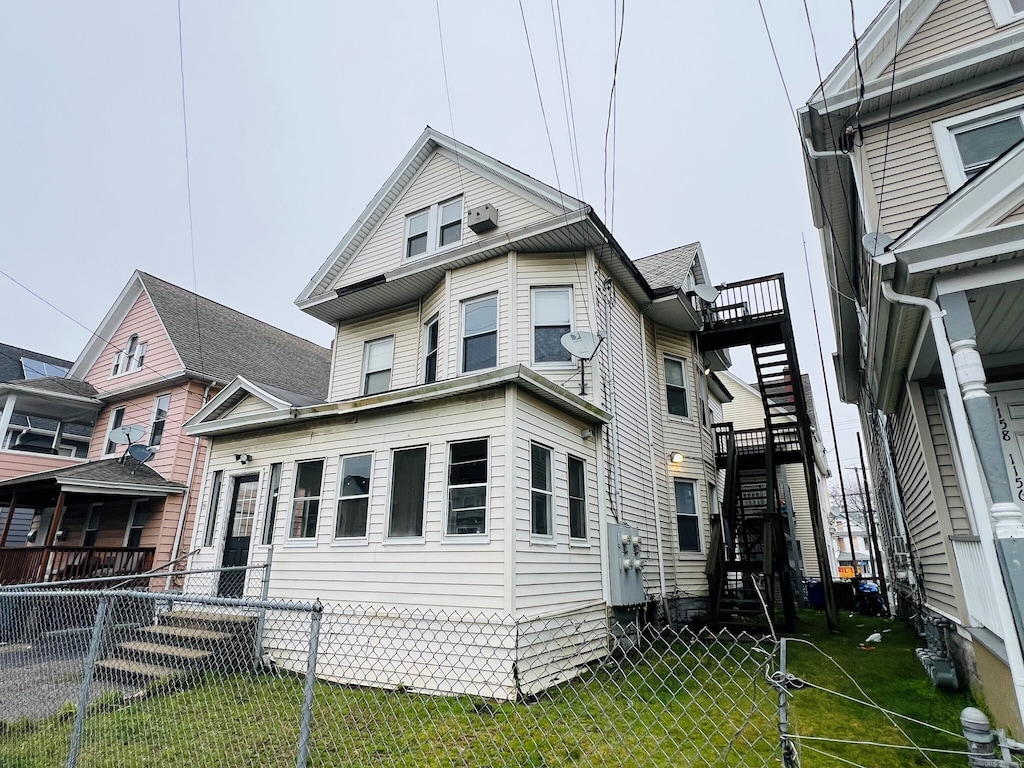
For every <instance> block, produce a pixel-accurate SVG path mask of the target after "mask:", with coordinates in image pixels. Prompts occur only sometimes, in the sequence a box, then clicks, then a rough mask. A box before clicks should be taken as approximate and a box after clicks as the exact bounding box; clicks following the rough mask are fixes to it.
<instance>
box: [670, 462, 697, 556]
mask: <svg viewBox="0 0 1024 768" xmlns="http://www.w3.org/2000/svg"><path fill="white" fill-rule="evenodd" d="M675 485H676V530H677V533H678V535H679V551H680V552H700V521H699V520H698V519H697V494H696V487H695V486H694V484H693V483H692V482H691V481H689V480H676V483H675Z"/></svg>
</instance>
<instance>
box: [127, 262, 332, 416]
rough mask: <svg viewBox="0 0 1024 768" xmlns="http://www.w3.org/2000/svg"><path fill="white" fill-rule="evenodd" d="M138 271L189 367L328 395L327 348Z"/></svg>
mask: <svg viewBox="0 0 1024 768" xmlns="http://www.w3.org/2000/svg"><path fill="white" fill-rule="evenodd" d="M139 277H140V278H141V279H142V284H143V285H144V286H145V288H146V291H147V292H148V293H149V296H150V298H151V299H152V301H153V306H154V308H155V309H156V312H157V314H159V315H160V319H161V321H162V322H163V324H164V328H166V330H167V335H168V336H169V337H170V339H171V343H172V344H174V347H175V349H176V350H177V351H178V355H179V356H180V357H181V361H182V363H183V364H184V366H185V368H186V369H187V370H189V371H195V372H197V373H202V374H205V375H207V376H210V377H212V378H215V379H219V380H221V381H224V382H228V381H231V379H233V378H234V377H235V376H238V375H241V376H245V377H246V378H251V379H253V380H255V381H260V382H264V383H266V384H268V385H270V386H272V387H278V388H280V389H283V390H286V391H288V392H293V393H296V394H299V395H304V396H306V397H310V398H314V399H315V401H316V402H323V401H324V400H326V397H327V383H328V378H329V375H330V366H331V351H330V350H329V349H326V348H325V347H321V346H320V345H318V344H314V343H313V342H311V341H307V340H306V339H303V338H301V337H299V336H294V335H293V334H290V333H288V332H287V331H282V330H281V329H280V328H275V327H274V326H272V325H269V324H268V323H264V322H262V321H261V320H257V319H255V318H253V317H249V316H248V315H244V314H242V313H241V312H238V311H236V310H234V309H230V308H229V307H225V306H224V305H223V304H218V303H217V302H215V301H211V300H210V299H207V298H204V297H202V296H198V295H197V294H195V293H192V291H187V290H185V289H184V288H180V287H178V286H176V285H173V284H172V283H168V282H166V281H165V280H161V279H160V278H158V277H154V276H153V275H150V274H146V273H145V272H139ZM197 312H198V324H197V322H196V321H197V317H196V315H197ZM197 325H198V327H199V329H201V332H198V333H197Z"/></svg>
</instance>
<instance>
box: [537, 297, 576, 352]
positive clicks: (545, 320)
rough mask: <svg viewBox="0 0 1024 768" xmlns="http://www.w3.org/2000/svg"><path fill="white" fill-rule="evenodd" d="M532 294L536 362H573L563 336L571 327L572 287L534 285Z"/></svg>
mask: <svg viewBox="0 0 1024 768" xmlns="http://www.w3.org/2000/svg"><path fill="white" fill-rule="evenodd" d="M531 294H532V295H531V299H532V301H531V304H532V309H533V362H534V363H571V362H572V355H570V354H569V350H567V349H566V348H565V347H563V346H562V341H561V339H562V336H564V335H565V334H567V333H569V331H571V330H572V320H571V317H572V289H571V288H534V289H533V290H532V292H531Z"/></svg>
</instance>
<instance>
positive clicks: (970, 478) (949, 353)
mask: <svg viewBox="0 0 1024 768" xmlns="http://www.w3.org/2000/svg"><path fill="white" fill-rule="evenodd" d="M882 295H883V296H884V297H885V298H886V300H887V301H890V302H892V303H894V304H907V305H910V306H915V307H923V308H924V309H926V310H927V311H928V319H929V321H930V322H931V326H932V333H933V334H934V336H935V348H936V351H937V352H938V357H939V367H940V368H941V369H942V380H943V382H944V383H945V385H946V396H947V400H948V402H949V411H950V416H951V417H952V419H953V430H954V433H955V435H956V440H955V441H954V442H955V443H956V449H957V451H958V452H959V453H960V466H961V469H962V470H963V474H964V479H965V481H966V485H967V493H968V495H969V496H970V499H971V505H972V506H973V508H974V509H975V510H981V512H980V513H979V514H975V515H974V517H975V520H974V524H975V526H976V530H977V531H978V538H979V539H980V541H981V548H982V552H983V553H984V555H985V557H984V560H985V566H986V569H987V571H988V578H989V586H990V588H991V589H992V593H993V595H994V597H995V600H996V606H997V608H998V610H999V613H1000V614H1001V615H1002V616H1004V617H1006V618H1007V619H1008V625H1007V626H1004V627H1002V628H1001V630H1002V632H1003V635H1004V637H1003V638H1002V640H1003V645H1004V646H1005V648H1006V658H1007V661H1008V662H1009V667H1010V676H1011V677H1012V679H1013V689H1014V694H1015V697H1016V700H1017V709H1018V711H1019V712H1024V655H1022V654H1021V646H1020V638H1019V637H1018V636H1017V631H1016V623H1015V622H1014V620H1013V612H1012V611H1011V610H1010V599H1009V596H1008V595H1007V593H1006V586H1005V585H1004V583H1003V575H1002V572H1001V571H1000V569H999V559H998V556H997V555H996V545H995V534H994V532H993V529H992V518H991V517H990V515H989V511H988V510H989V503H988V501H987V500H986V499H985V483H984V480H983V478H982V476H981V470H980V469H979V467H978V462H977V461H976V460H975V459H974V455H973V453H971V454H970V455H964V452H963V451H964V449H965V448H967V449H969V448H970V446H973V445H974V441H973V438H972V433H971V428H970V424H969V423H968V421H967V409H966V407H965V406H964V398H963V393H962V392H961V391H960V382H959V379H958V378H957V374H956V366H955V365H954V363H953V350H952V349H950V346H949V338H948V337H947V336H946V327H945V324H944V323H943V322H942V318H943V317H945V315H946V313H945V311H944V310H943V309H942V308H941V307H939V305H938V304H937V303H936V302H934V301H932V300H931V299H924V298H921V297H919V296H909V295H907V294H902V293H896V291H894V290H893V288H892V284H891V283H890V282H889V281H888V280H886V281H884V282H882Z"/></svg>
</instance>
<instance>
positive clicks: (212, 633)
mask: <svg viewBox="0 0 1024 768" xmlns="http://www.w3.org/2000/svg"><path fill="white" fill-rule="evenodd" d="M140 631H142V632H148V633H150V634H153V635H164V636H165V637H168V638H174V639H176V640H182V641H186V642H187V641H192V640H200V641H204V642H212V643H218V642H221V641H223V640H230V639H231V638H232V637H234V635H232V634H230V633H228V632H218V631H217V630H214V629H199V628H198V627H174V626H170V625H167V624H158V625H156V626H151V627H142V628H141V630H140Z"/></svg>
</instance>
